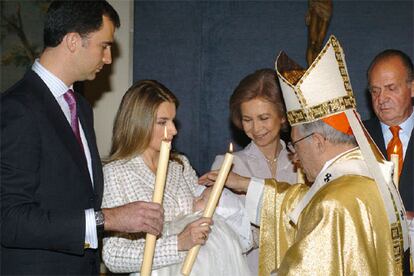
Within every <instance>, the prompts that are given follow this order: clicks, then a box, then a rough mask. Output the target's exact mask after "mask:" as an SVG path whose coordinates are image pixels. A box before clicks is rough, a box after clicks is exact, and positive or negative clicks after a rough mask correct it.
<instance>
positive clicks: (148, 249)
mask: <svg viewBox="0 0 414 276" xmlns="http://www.w3.org/2000/svg"><path fill="white" fill-rule="evenodd" d="M164 138H165V139H166V138H167V128H166V127H165V128H164ZM170 149H171V142H170V141H166V140H163V141H161V148H160V156H159V158H158V166H157V174H156V178H155V186H154V193H153V195H152V201H153V202H155V203H159V204H161V203H162V197H163V194H164V186H165V179H166V176H167V169H168V160H169V159H170ZM156 241H157V237H156V236H155V235H152V234H149V233H147V235H146V237H145V249H144V259H143V261H142V266H141V275H142V276H150V275H151V271H152V260H153V258H154V250H155V243H156Z"/></svg>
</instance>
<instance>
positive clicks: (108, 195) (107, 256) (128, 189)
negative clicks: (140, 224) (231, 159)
mask: <svg viewBox="0 0 414 276" xmlns="http://www.w3.org/2000/svg"><path fill="white" fill-rule="evenodd" d="M177 105H178V101H177V99H176V97H175V96H174V95H173V94H172V93H171V92H170V91H169V90H168V89H167V88H166V87H164V86H163V85H162V84H160V83H158V82H156V81H150V80H144V81H139V82H137V83H136V84H134V85H133V86H132V87H131V88H130V89H129V90H128V91H127V92H126V94H125V96H124V98H123V99H122V102H121V105H120V108H119V110H118V113H117V116H116V119H115V124H114V131H113V141H112V149H111V156H110V160H109V163H107V164H106V165H105V166H104V177H105V189H104V197H103V203H102V205H103V206H102V207H103V208H108V207H115V206H119V205H123V204H125V203H127V202H132V201H136V200H144V201H150V200H151V199H152V194H153V190H154V183H155V172H156V169H157V163H158V157H159V149H160V144H161V140H162V139H163V138H164V128H166V129H167V136H168V137H167V139H169V140H172V138H173V137H174V136H175V135H176V134H177V130H176V128H175V125H174V121H173V120H174V118H175V112H176V106H177ZM197 181H198V178H197V175H196V173H195V171H194V170H193V168H192V167H191V165H190V163H189V161H188V159H187V158H186V157H185V156H183V155H178V154H172V155H171V158H170V161H169V166H168V173H167V178H166V185H165V190H164V199H163V207H164V221H165V224H164V231H163V234H162V235H161V237H159V238H158V239H157V243H156V248H155V254H154V260H153V269H154V270H155V271H153V274H152V275H172V274H171V273H173V272H172V270H171V269H170V270H168V269H167V270H166V269H165V268H168V267H178V266H177V265H176V264H179V263H181V262H182V261H183V259H184V257H185V256H186V254H187V251H188V250H189V249H190V248H191V247H193V246H194V245H197V244H201V245H204V244H205V243H206V240H207V239H208V237H209V234H210V227H209V225H211V223H212V220H211V219H207V218H196V217H195V218H194V219H195V221H193V222H190V223H188V224H186V226H185V227H182V228H183V230H182V231H181V229H180V231H179V233H178V234H177V233H176V232H175V233H174V231H176V230H172V229H176V228H177V225H176V224H177V223H178V221H180V223H181V224H182V221H183V220H182V218H183V217H184V216H186V215H188V214H190V213H192V212H193V201H194V199H195V197H196V196H197V195H198V194H199V193H200V187H201V186H199V185H198V184H197ZM242 208H243V207H241V208H236V209H237V210H236V211H235V212H233V213H232V215H235V213H237V214H236V215H239V214H240V216H241V217H242V216H243V214H242V212H240V210H241V209H242ZM239 209H240V210H239ZM229 217H231V216H229ZM175 221H177V223H174V222H175ZM186 221H188V220H186ZM238 221H241V219H240V217H239V219H238ZM244 221H245V226H244V229H247V228H248V218H247V216H245V219H244ZM246 222H247V226H246ZM185 223H187V222H185ZM205 224H207V225H205ZM213 227H215V226H213ZM224 227H227V226H224ZM232 229H235V230H237V227H231V228H228V229H227V230H228V231H230V232H228V233H230V234H228V235H227V236H228V237H226V239H227V240H228V241H230V243H229V242H227V240H226V243H225V244H226V245H227V246H229V244H230V246H233V248H222V249H221V250H222V251H223V252H228V251H227V250H233V251H236V252H228V253H229V254H220V258H221V259H218V260H213V261H214V262H217V264H219V263H220V262H221V263H223V264H222V265H224V266H226V265H228V264H229V263H231V262H232V259H235V258H238V259H236V262H234V260H233V263H238V264H240V262H242V261H243V260H242V261H240V260H241V259H240V258H241V255H242V252H241V248H240V244H239V240H236V239H237V235H235V233H234V232H232V231H233V230H232ZM227 230H226V231H227ZM245 232H247V231H245ZM213 233H214V230H213ZM222 236H223V235H222ZM241 236H242V235H241ZM211 238H213V236H212V237H211ZM248 238H251V237H247V239H248ZM232 240H233V241H234V240H235V241H236V242H234V243H232V242H231V241H232ZM144 245H145V234H141V233H137V234H132V235H131V234H125V233H110V234H109V235H108V236H107V237H106V238H104V240H103V250H102V256H103V260H104V262H105V264H106V266H107V267H108V268H109V269H110V270H111V271H112V272H123V273H125V272H127V273H128V272H129V273H134V272H135V273H136V272H139V271H140V268H141V263H142V259H143V251H144ZM219 245H220V243H219ZM237 247H238V248H237ZM202 248H203V247H202ZM216 249H217V248H216ZM219 250H220V249H219ZM237 250H238V251H239V254H238V255H239V256H237ZM200 253H201V251H200ZM200 256H202V255H201V254H200ZM223 256H224V258H223ZM226 258H228V259H226ZM210 261H211V260H210ZM210 261H209V262H210ZM244 262H245V261H244ZM196 265H197V263H196ZM237 266H240V265H237ZM245 267H246V271H248V269H247V264H245ZM174 269H175V268H174ZM234 269H239V268H237V267H236V268H234ZM157 271H158V272H157ZM174 271H175V270H174ZM211 271H214V270H211ZM177 272H178V271H177ZM233 272H236V273H237V274H240V273H238V272H237V271H233ZM223 273H224V272H223ZM226 273H227V275H228V272H226ZM216 274H217V273H216ZM177 275H179V274H178V273H177ZM203 275H210V273H209V271H205V273H204V274H203ZM219 275H225V274H219ZM243 275H247V274H243Z"/></svg>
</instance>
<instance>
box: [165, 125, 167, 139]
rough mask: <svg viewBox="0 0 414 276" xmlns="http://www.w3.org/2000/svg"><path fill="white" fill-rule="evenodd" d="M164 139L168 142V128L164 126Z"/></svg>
mask: <svg viewBox="0 0 414 276" xmlns="http://www.w3.org/2000/svg"><path fill="white" fill-rule="evenodd" d="M164 139H165V140H167V126H164Z"/></svg>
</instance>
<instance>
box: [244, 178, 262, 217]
mask: <svg viewBox="0 0 414 276" xmlns="http://www.w3.org/2000/svg"><path fill="white" fill-rule="evenodd" d="M264 181H265V180H264V179H261V178H256V177H252V178H251V179H250V183H249V187H248V188H247V193H246V211H247V216H248V217H249V219H250V222H251V223H254V224H256V225H260V213H261V210H262V198H263V188H264Z"/></svg>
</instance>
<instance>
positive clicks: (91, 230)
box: [85, 208, 98, 249]
mask: <svg viewBox="0 0 414 276" xmlns="http://www.w3.org/2000/svg"><path fill="white" fill-rule="evenodd" d="M85 222H86V224H85V228H86V229H85V245H86V244H88V245H89V248H93V249H97V248H98V234H97V231H96V221H95V210H94V209H93V208H91V209H87V210H85Z"/></svg>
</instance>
